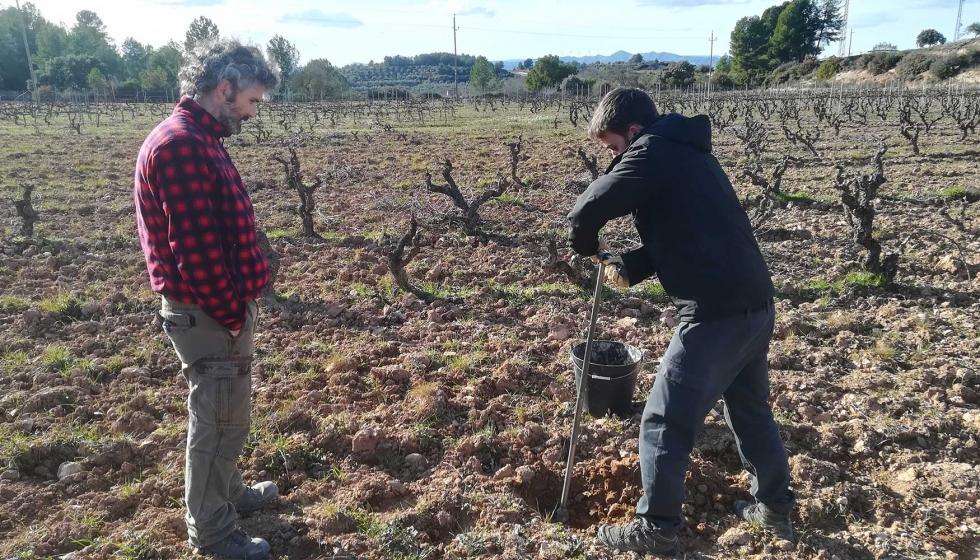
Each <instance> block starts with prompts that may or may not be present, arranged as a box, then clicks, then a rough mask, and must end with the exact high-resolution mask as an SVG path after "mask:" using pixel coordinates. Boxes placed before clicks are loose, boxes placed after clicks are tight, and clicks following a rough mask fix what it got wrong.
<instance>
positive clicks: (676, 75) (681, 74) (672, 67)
mask: <svg viewBox="0 0 980 560" xmlns="http://www.w3.org/2000/svg"><path fill="white" fill-rule="evenodd" d="M694 72H695V67H694V65H693V64H691V63H690V62H688V61H686V60H679V61H677V62H671V63H670V64H668V65H667V67H666V68H664V69H663V70H662V71H661V73H660V81H661V83H663V85H664V86H666V87H685V86H689V85H691V84H693V83H694Z"/></svg>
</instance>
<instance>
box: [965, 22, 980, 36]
mask: <svg viewBox="0 0 980 560" xmlns="http://www.w3.org/2000/svg"><path fill="white" fill-rule="evenodd" d="M964 31H965V32H966V33H973V36H974V37H980V21H975V22H973V23H971V24H970V25H967V26H966V29H965V30H964Z"/></svg>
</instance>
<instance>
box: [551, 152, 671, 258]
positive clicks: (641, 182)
mask: <svg viewBox="0 0 980 560" xmlns="http://www.w3.org/2000/svg"><path fill="white" fill-rule="evenodd" d="M655 191H656V177H655V175H654V165H653V162H652V161H651V157H650V147H649V145H648V144H646V143H644V144H642V145H635V144H634V145H633V146H631V147H630V148H629V149H628V150H627V151H626V153H624V154H623V157H622V159H621V160H620V161H619V163H617V164H616V165H615V167H613V169H612V171H610V172H609V173H607V174H606V175H603V176H602V177H599V178H598V179H596V180H595V181H593V182H592V184H591V185H589V188H588V189H586V190H585V192H584V193H582V194H581V195H580V196H579V197H578V200H577V201H576V202H575V207H574V208H572V211H571V212H570V213H569V214H568V241H569V243H570V244H571V246H572V249H574V250H575V252H576V253H578V254H580V255H585V256H592V255H594V254H596V253H597V252H598V251H599V230H601V229H602V227H603V226H605V225H606V222H608V221H609V220H613V219H615V218H619V217H621V216H625V215H627V214H630V213H632V212H633V211H634V210H636V209H637V208H639V207H640V206H642V205H644V204H645V203H646V202H647V201H648V200H650V198H651V197H652V196H653V195H654V193H655Z"/></svg>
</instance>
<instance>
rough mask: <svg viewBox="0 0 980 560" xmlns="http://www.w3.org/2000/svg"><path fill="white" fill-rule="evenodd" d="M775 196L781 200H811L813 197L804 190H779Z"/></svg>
mask: <svg viewBox="0 0 980 560" xmlns="http://www.w3.org/2000/svg"><path fill="white" fill-rule="evenodd" d="M776 198H777V199H778V200H781V201H783V202H813V197H812V196H810V195H809V194H807V193H804V192H795V193H789V192H781V193H778V194H777V195H776Z"/></svg>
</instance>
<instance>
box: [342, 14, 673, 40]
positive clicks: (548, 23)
mask: <svg viewBox="0 0 980 560" xmlns="http://www.w3.org/2000/svg"><path fill="white" fill-rule="evenodd" d="M354 11H357V12H364V13H372V12H374V13H393V14H413V15H422V14H438V15H455V16H457V17H461V18H462V17H480V16H478V15H477V14H459V13H455V14H454V13H452V12H448V11H439V10H426V11H420V10H386V9H383V8H367V9H360V8H358V9H356V10H354ZM484 19H490V18H486V17H484ZM492 19H493V20H494V21H508V22H513V23H523V24H531V25H541V26H545V27H559V26H560V27H581V28H585V29H609V30H618V31H636V32H638V33H647V32H649V31H651V29H650V28H648V27H622V26H616V25H598V26H597V25H589V24H576V23H564V22H554V21H533V20H527V19H515V18H500V17H496V16H494V17H493V18H492ZM687 30H691V29H687ZM653 31H656V30H653ZM644 38H648V37H644Z"/></svg>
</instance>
